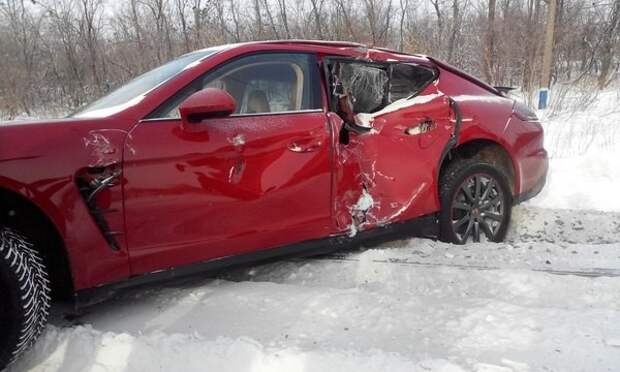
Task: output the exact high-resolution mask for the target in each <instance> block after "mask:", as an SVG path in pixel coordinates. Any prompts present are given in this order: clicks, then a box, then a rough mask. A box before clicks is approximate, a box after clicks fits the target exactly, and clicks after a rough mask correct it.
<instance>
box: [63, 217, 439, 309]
mask: <svg viewBox="0 0 620 372" xmlns="http://www.w3.org/2000/svg"><path fill="white" fill-rule="evenodd" d="M438 235H439V227H438V224H437V215H436V214H431V215H425V216H421V217H417V218H414V219H411V220H408V221H404V222H397V223H393V224H390V225H386V226H381V227H377V228H375V229H372V230H367V231H362V232H359V233H358V234H357V235H356V236H355V237H349V236H346V235H339V236H332V237H328V238H322V239H315V240H309V241H304V242H300V243H295V244H291V245H286V246H281V247H276V248H270V249H264V250H260V251H256V252H251V253H245V254H241V255H235V256H228V257H223V258H218V259H214V260H210V261H205V262H199V263H194V264H189V265H184V266H180V267H176V268H171V269H167V270H163V271H156V272H153V273H148V274H143V275H138V276H134V277H131V278H129V279H127V280H123V281H119V282H114V283H111V284H106V285H103V286H100V287H95V288H88V289H83V290H80V291H77V292H76V293H75V307H76V309H83V308H85V307H89V306H92V305H95V304H98V303H100V302H103V301H105V300H107V299H110V298H112V297H114V296H115V295H116V294H117V293H119V292H122V291H124V290H126V289H128V288H136V287H141V286H144V287H146V286H151V285H155V284H158V283H166V282H173V281H174V280H176V279H185V278H187V277H191V276H197V275H205V274H208V275H210V276H212V275H215V274H217V273H218V272H221V271H222V270H224V269H229V268H232V267H239V266H245V265H250V264H264V263H267V262H270V261H273V260H276V259H283V258H292V257H310V256H320V255H324V254H327V253H331V252H334V251H344V250H353V249H356V248H359V244H360V243H362V242H363V243H373V244H379V243H381V242H387V241H392V240H397V239H402V238H407V237H424V238H437V236H438Z"/></svg>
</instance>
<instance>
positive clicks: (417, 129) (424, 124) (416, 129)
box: [405, 119, 437, 136]
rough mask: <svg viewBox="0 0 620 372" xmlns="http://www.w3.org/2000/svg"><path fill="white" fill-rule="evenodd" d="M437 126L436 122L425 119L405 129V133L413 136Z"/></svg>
mask: <svg viewBox="0 0 620 372" xmlns="http://www.w3.org/2000/svg"><path fill="white" fill-rule="evenodd" d="M435 128H437V124H436V123H435V122H434V121H433V120H431V119H425V120H422V121H421V122H419V123H417V124H416V125H414V126H412V127H409V128H407V129H405V134H408V135H410V136H415V135H417V134H423V133H428V132H430V131H432V130H433V129H435Z"/></svg>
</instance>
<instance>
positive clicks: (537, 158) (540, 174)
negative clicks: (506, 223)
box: [514, 149, 549, 204]
mask: <svg viewBox="0 0 620 372" xmlns="http://www.w3.org/2000/svg"><path fill="white" fill-rule="evenodd" d="M528 163H529V170H530V171H534V173H535V176H534V177H533V179H532V178H530V182H528V185H524V186H526V188H525V189H524V190H523V191H522V192H521V193H519V194H518V195H515V197H514V204H519V203H522V202H524V201H526V200H528V199H531V198H533V197H535V196H536V195H538V194H539V193H540V191H541V190H542V189H543V187H544V186H545V183H546V182H547V172H548V171H549V159H548V157H547V151H545V150H544V149H541V150H540V151H539V152H538V153H537V154H535V155H534V156H532V157H530V158H529V159H528Z"/></svg>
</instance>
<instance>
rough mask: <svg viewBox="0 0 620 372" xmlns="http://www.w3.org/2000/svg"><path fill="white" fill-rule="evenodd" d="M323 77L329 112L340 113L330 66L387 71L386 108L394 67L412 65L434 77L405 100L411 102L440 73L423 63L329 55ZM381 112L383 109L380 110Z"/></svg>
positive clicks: (324, 61)
mask: <svg viewBox="0 0 620 372" xmlns="http://www.w3.org/2000/svg"><path fill="white" fill-rule="evenodd" d="M323 63H324V66H323V69H322V72H323V75H324V78H325V80H326V88H327V102H328V106H329V110H330V111H333V112H338V104H337V97H335V95H334V92H333V85H332V76H331V74H332V72H331V71H330V66H331V65H332V64H333V63H353V64H364V65H367V66H371V67H375V68H380V69H386V70H387V72H388V78H389V80H388V87H387V93H388V94H386V97H385V98H386V100H385V102H384V106H383V107H385V106H386V105H389V104H390V103H389V102H388V97H389V95H390V90H391V87H392V70H393V69H392V66H394V65H410V66H413V67H419V68H422V69H425V70H428V71H430V72H431V73H432V74H433V77H432V78H431V79H429V80H428V81H427V82H426V83H425V84H424V85H423V86H421V88H420V89H419V90H418V92H417V93H415V94H412V95H410V96H408V97H407V98H403V99H406V100H411V99H413V98H415V97H417V96H418V95H420V94H421V93H422V92H423V91H424V90H425V89H426V88H427V87H428V86H429V85H431V84H433V82H435V81H437V79H438V78H439V71H438V69H437V68H436V67H434V66H427V65H425V64H421V63H416V62H412V61H401V60H398V61H381V60H360V59H356V58H352V57H343V56H338V55H329V56H325V57H323ZM379 110H381V109H379Z"/></svg>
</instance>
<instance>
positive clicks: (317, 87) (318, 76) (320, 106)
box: [140, 50, 326, 122]
mask: <svg viewBox="0 0 620 372" xmlns="http://www.w3.org/2000/svg"><path fill="white" fill-rule="evenodd" d="M278 54H286V55H305V56H310V57H311V58H310V61H309V63H308V65H309V68H310V69H311V71H307V73H308V75H309V78H308V81H309V82H310V83H312V88H311V93H310V94H311V95H313V96H314V97H313V98H312V99H313V100H316V102H314V104H315V106H317V108H311V109H300V110H289V111H274V112H258V113H234V114H231V115H229V116H227V117H228V118H241V117H252V116H265V115H294V114H303V113H316V112H326V107H325V104H324V102H325V97H324V92H323V86H322V85H323V83H322V73H321V68H320V65H319V57H318V55H317V53H316V52H310V51H295V50H267V51H265V50H261V51H256V52H250V53H244V54H241V55H238V56H235V57H233V58H230V59H228V60H226V61H223V62H222V63H220V64H217V65H216V66H213V67H212V68H210V69H209V70H208V71H205V72H204V73H202V74H201V75H200V76H198V77H197V78H195V79H193V80H192V81H191V82H189V83H188V84H185V85H184V86H182V87H181V88H179V89H178V90H177V91H176V92H175V93H174V94H172V95H171V96H170V97H168V98H166V99H165V100H164V101H163V102H162V103H160V104H159V105H157V107H156V108H155V109H153V110H151V111H150V112H149V113H148V114H147V115H145V116H144V118H143V119H142V120H140V122H158V121H180V120H181V117H172V116H170V117H153V115H155V114H156V113H158V112H159V111H161V110H162V108H163V107H166V105H169V104H170V102H172V101H174V100H175V99H179V95H183V94H184V92H185V90H186V89H189V88H190V87H191V86H192V85H193V84H196V83H198V82H202V81H204V80H205V79H206V78H208V75H209V74H213V73H216V72H217V71H218V70H220V69H222V68H225V67H226V66H228V65H230V64H232V63H236V62H238V61H239V60H242V59H244V58H248V57H253V56H262V55H278ZM182 102H183V101H181V103H182Z"/></svg>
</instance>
